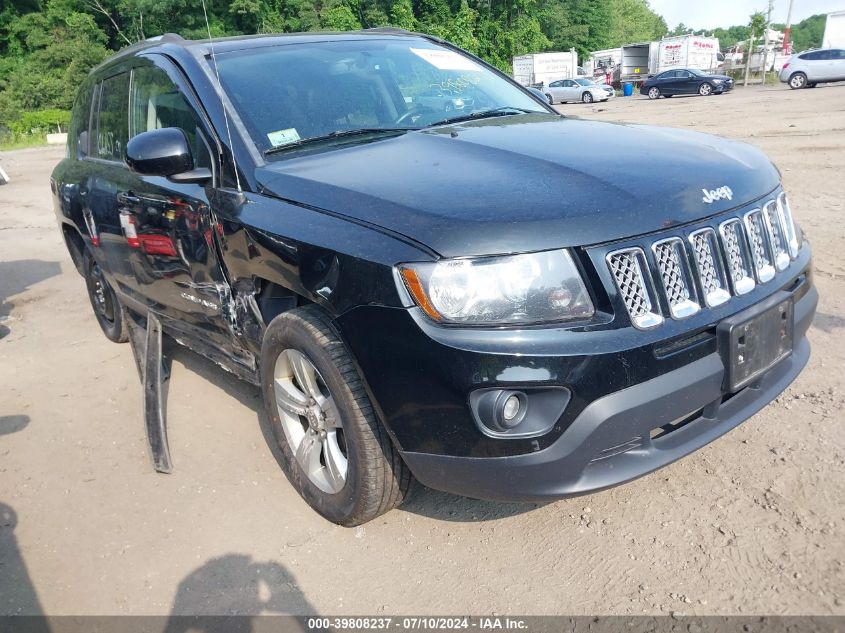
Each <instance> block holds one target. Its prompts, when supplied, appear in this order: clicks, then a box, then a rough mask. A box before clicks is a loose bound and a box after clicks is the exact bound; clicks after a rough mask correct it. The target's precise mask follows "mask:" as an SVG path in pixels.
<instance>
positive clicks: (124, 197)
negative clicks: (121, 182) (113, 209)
mask: <svg viewBox="0 0 845 633" xmlns="http://www.w3.org/2000/svg"><path fill="white" fill-rule="evenodd" d="M117 201H118V203H119V204H123V205H126V206H134V205H138V204H141V199H140V198H139V197H138V196H136V195H133V194H132V192H131V191H121V192H120V193H119V194H117Z"/></svg>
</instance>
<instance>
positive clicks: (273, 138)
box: [267, 127, 299, 147]
mask: <svg viewBox="0 0 845 633" xmlns="http://www.w3.org/2000/svg"><path fill="white" fill-rule="evenodd" d="M267 138H269V139H270V143H271V144H272V145H273V147H279V146H280V145H287V144H288V143H295V142H296V141H298V140H299V132H297V131H296V128H295V127H289V128H288V129H286V130H276V131H275V132H268V133H267Z"/></svg>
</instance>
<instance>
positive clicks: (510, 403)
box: [502, 395, 519, 422]
mask: <svg viewBox="0 0 845 633" xmlns="http://www.w3.org/2000/svg"><path fill="white" fill-rule="evenodd" d="M517 415H519V397H518V396H516V395H511V396H508V399H507V400H505V406H504V407H503V408H502V417H503V418H504V420H505V422H510V421H511V420H513V419H514V418H515V417H516V416H517Z"/></svg>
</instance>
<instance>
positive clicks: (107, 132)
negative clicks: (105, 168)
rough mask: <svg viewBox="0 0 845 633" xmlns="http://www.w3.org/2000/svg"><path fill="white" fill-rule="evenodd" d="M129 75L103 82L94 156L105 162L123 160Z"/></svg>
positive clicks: (126, 128) (127, 132)
mask: <svg viewBox="0 0 845 633" xmlns="http://www.w3.org/2000/svg"><path fill="white" fill-rule="evenodd" d="M128 114H129V74H128V73H121V74H120V75H115V76H114V77H109V78H108V79H105V80H103V83H102V84H101V87H100V107H99V116H98V117H97V139H96V147H95V150H96V151H95V152H94V155H95V156H97V157H98V158H103V159H105V160H117V161H122V160H123V150H124V148H125V147H126V141H127V140H129V121H128Z"/></svg>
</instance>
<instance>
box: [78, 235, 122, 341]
mask: <svg viewBox="0 0 845 633" xmlns="http://www.w3.org/2000/svg"><path fill="white" fill-rule="evenodd" d="M82 270H83V275H84V277H85V286H86V287H87V288H88V299H89V300H90V301H91V307H92V308H93V309H94V317H95V318H96V319H97V323H98V324H99V325H100V329H101V330H102V331H103V334H105V335H106V338H107V339H109V340H110V341H112V342H113V343H125V342H126V341H128V340H129V332H128V330H127V329H126V320H125V318H124V312H123V306H122V305H121V303H120V300H119V299H118V298H117V295H116V294H115V292H114V289H113V288H112V287H111V285H110V284H109V282H108V281H107V280H106V277H105V275H104V274H103V270H102V269H101V268H100V265H99V264H98V263H97V261H96V260H95V259H94V256H93V255H92V254H91V252H90V251H88V250H86V251H85V255H84V256H83V258H82Z"/></svg>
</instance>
